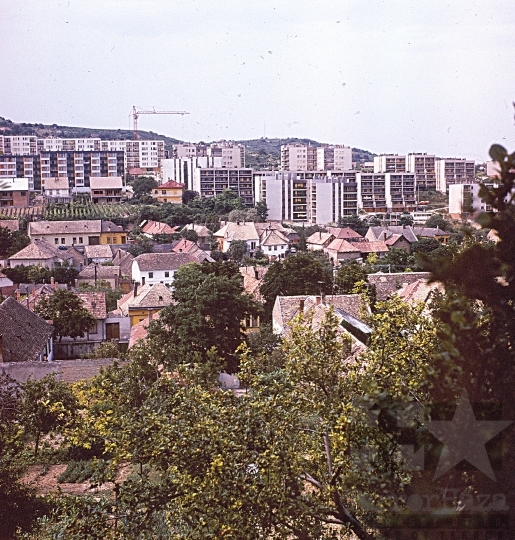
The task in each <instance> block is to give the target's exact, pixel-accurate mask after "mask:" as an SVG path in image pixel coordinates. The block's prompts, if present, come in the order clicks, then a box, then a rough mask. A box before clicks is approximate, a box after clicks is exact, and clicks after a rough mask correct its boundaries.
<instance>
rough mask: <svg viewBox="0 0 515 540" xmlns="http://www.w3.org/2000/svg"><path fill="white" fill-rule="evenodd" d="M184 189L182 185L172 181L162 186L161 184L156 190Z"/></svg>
mask: <svg viewBox="0 0 515 540" xmlns="http://www.w3.org/2000/svg"><path fill="white" fill-rule="evenodd" d="M183 187H184V184H179V182H175V181H174V180H170V181H168V182H166V183H164V184H161V185H160V186H158V188H165V189H166V188H176V189H178V188H183Z"/></svg>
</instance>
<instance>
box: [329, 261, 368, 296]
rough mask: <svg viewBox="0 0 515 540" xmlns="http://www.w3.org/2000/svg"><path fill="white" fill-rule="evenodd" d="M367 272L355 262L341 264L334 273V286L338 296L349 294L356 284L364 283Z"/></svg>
mask: <svg viewBox="0 0 515 540" xmlns="http://www.w3.org/2000/svg"><path fill="white" fill-rule="evenodd" d="M366 279H367V272H366V269H365V267H364V266H363V265H362V264H360V263H358V262H356V261H350V262H346V263H344V264H341V265H340V267H339V268H338V272H337V273H336V279H335V284H336V287H337V288H338V292H339V293H340V294H351V293H352V292H353V291H354V288H355V286H356V283H358V282H361V281H366Z"/></svg>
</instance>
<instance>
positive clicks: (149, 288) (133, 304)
mask: <svg viewBox="0 0 515 540" xmlns="http://www.w3.org/2000/svg"><path fill="white" fill-rule="evenodd" d="M172 302H173V294H172V291H171V290H170V289H169V288H168V287H167V286H166V285H163V284H162V283H156V284H155V285H149V284H148V283H147V284H146V285H142V286H141V287H139V288H138V290H137V294H136V296H134V291H132V292H130V293H127V294H126V295H125V296H124V297H123V298H121V299H120V300H119V301H118V308H119V309H120V311H121V312H122V314H124V315H127V314H128V310H129V309H130V308H138V309H139V308H143V309H157V308H163V307H166V306H169V305H170V304H171V303H172Z"/></svg>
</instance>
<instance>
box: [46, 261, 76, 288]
mask: <svg viewBox="0 0 515 540" xmlns="http://www.w3.org/2000/svg"><path fill="white" fill-rule="evenodd" d="M52 274H53V277H54V279H55V281H57V283H68V284H73V283H75V279H76V278H77V276H78V275H79V272H78V270H76V269H75V268H73V266H72V265H71V264H70V263H69V262H67V261H65V262H63V263H62V264H61V263H56V265H55V267H54V269H53V270H52Z"/></svg>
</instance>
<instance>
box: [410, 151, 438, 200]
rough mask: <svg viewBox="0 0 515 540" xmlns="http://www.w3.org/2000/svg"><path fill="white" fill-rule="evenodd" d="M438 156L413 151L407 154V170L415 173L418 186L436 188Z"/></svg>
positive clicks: (426, 188) (419, 187)
mask: <svg viewBox="0 0 515 540" xmlns="http://www.w3.org/2000/svg"><path fill="white" fill-rule="evenodd" d="M435 164H436V156H431V155H430V156H428V155H427V154H426V153H411V154H408V155H407V156H406V172H411V173H415V179H416V181H417V188H418V189H423V190H431V191H435V190H436V165H435Z"/></svg>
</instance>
